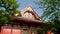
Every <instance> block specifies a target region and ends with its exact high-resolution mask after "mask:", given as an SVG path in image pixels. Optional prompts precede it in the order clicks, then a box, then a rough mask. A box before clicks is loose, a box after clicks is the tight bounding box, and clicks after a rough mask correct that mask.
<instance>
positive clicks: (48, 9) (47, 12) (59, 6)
mask: <svg viewBox="0 0 60 34" xmlns="http://www.w3.org/2000/svg"><path fill="white" fill-rule="evenodd" d="M36 4H38V6H39V8H41V9H42V8H43V9H42V10H44V12H43V15H42V17H43V20H47V21H48V23H50V24H53V26H51V25H47V26H45V29H49V28H50V29H51V28H60V0H39V1H38V2H36ZM43 30H44V29H43Z"/></svg>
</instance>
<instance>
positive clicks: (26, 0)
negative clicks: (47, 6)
mask: <svg viewBox="0 0 60 34" xmlns="http://www.w3.org/2000/svg"><path fill="white" fill-rule="evenodd" d="M33 1H39V0H18V4H19V5H20V6H19V8H18V10H21V9H24V8H25V7H27V6H28V5H29V4H30V5H31V6H32V8H33V9H34V8H35V9H34V10H35V12H36V13H37V14H38V15H39V16H42V14H43V11H42V9H37V8H36V7H38V5H37V4H35V3H34V2H33Z"/></svg>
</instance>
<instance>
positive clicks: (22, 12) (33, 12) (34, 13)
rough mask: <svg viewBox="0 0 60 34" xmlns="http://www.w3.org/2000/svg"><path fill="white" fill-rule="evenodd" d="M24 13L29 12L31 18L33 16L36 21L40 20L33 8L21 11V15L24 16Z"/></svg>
mask: <svg viewBox="0 0 60 34" xmlns="http://www.w3.org/2000/svg"><path fill="white" fill-rule="evenodd" d="M25 12H30V13H32V14H33V16H34V17H35V18H36V19H38V20H40V19H41V18H40V16H39V15H38V14H37V13H36V12H35V11H34V10H33V8H32V7H31V6H30V5H29V6H27V7H26V8H24V9H22V10H21V15H22V16H24V13H25Z"/></svg>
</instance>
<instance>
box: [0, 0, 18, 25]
mask: <svg viewBox="0 0 60 34" xmlns="http://www.w3.org/2000/svg"><path fill="white" fill-rule="evenodd" d="M18 7H19V5H18V3H17V0H0V25H2V24H6V23H11V17H12V16H14V14H15V13H19V11H17V8H18Z"/></svg>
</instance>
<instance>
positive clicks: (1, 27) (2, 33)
mask: <svg viewBox="0 0 60 34" xmlns="http://www.w3.org/2000/svg"><path fill="white" fill-rule="evenodd" d="M1 28H2V29H1V34H3V26H2V27H1Z"/></svg>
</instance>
